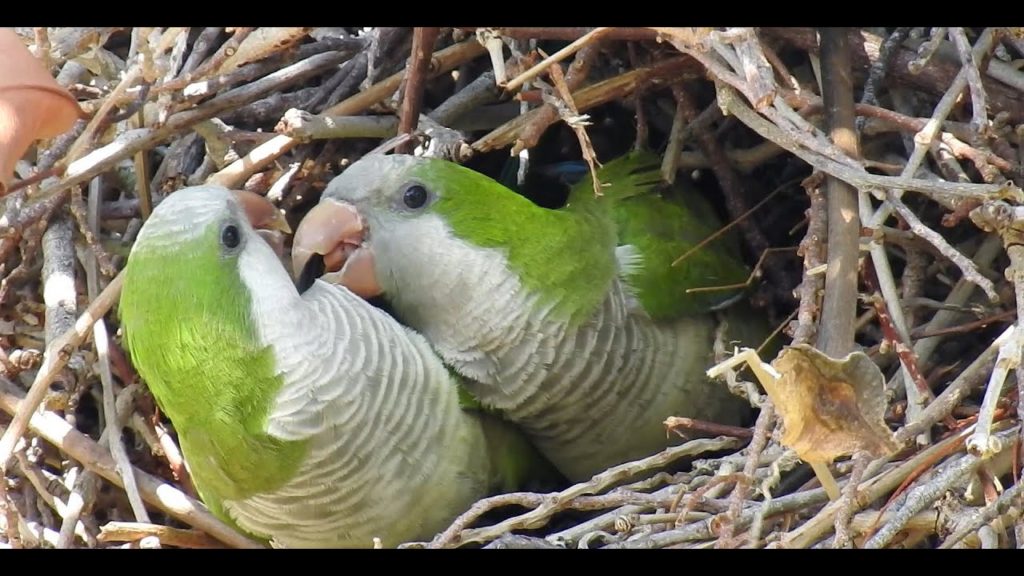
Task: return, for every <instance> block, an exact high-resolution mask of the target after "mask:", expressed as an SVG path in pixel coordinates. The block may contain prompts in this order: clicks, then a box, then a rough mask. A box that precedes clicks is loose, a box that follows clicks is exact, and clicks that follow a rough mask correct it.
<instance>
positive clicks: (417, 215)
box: [292, 155, 518, 305]
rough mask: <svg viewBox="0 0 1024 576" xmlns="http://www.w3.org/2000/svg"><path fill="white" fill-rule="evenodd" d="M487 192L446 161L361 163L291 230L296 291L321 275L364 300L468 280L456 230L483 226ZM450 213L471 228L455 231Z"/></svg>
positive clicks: (485, 183)
mask: <svg viewBox="0 0 1024 576" xmlns="http://www.w3.org/2000/svg"><path fill="white" fill-rule="evenodd" d="M493 186H498V185H497V183H496V182H494V181H493V180H491V179H490V178H488V177H487V176H484V175H483V174H480V173H478V172H474V171H472V170H469V169H468V168H464V167H462V166H459V165H458V164H455V163H452V162H448V161H445V160H439V159H433V158H419V157H414V156H408V155H388V156H385V155H370V156H365V157H363V158H362V159H360V160H358V161H357V162H355V163H353V164H352V165H351V166H350V167H349V168H348V169H346V170H345V171H344V172H343V173H342V174H341V175H339V176H337V177H336V178H334V179H333V180H332V181H331V182H330V183H329V184H328V185H327V188H326V190H325V191H324V193H323V197H322V198H321V201H320V203H319V204H318V205H317V206H315V207H314V208H313V209H312V210H311V211H310V212H309V213H308V214H307V215H306V217H305V218H304V219H303V220H302V222H301V223H300V224H299V227H298V229H297V230H296V233H295V240H294V242H293V244H292V266H293V271H294V273H295V275H296V277H297V279H298V285H299V289H300V290H302V289H303V287H308V286H309V285H311V284H312V283H313V281H314V280H315V279H316V278H318V277H319V278H322V279H324V280H326V281H328V282H333V283H337V284H342V285H344V286H346V287H348V288H349V289H350V290H352V291H353V292H355V293H356V294H358V295H360V296H362V297H364V298H371V297H374V296H377V295H381V294H384V295H387V296H388V297H389V299H390V300H393V299H394V298H396V297H411V296H410V294H418V295H419V296H418V297H419V298H423V297H425V296H424V295H425V294H428V293H431V292H432V293H437V292H438V291H437V290H432V291H431V290H422V289H421V288H424V287H427V286H433V287H437V286H451V287H453V288H456V287H457V285H458V284H459V283H460V282H462V281H472V280H473V279H472V278H467V275H466V274H463V273H462V272H464V271H465V270H466V269H467V264H466V261H465V258H466V255H467V254H468V253H470V252H472V251H474V250H475V249H476V247H475V246H473V245H472V243H470V242H467V241H466V236H465V235H463V234H460V232H463V231H464V230H465V229H466V228H468V227H472V226H474V224H475V222H479V223H480V224H481V225H483V226H484V227H486V225H487V224H488V223H489V221H490V220H491V217H492V215H493V211H491V210H489V209H488V208H487V207H486V202H488V200H486V199H485V197H486V196H489V195H490V196H493V192H494V191H493V190H492V189H491V188H490V187H493ZM499 188H500V186H499ZM510 194H512V195H514V193H511V192H510ZM497 196H501V194H500V192H499V193H498V194H497ZM516 196H517V195H516ZM517 197H518V196H517ZM493 201H495V202H497V201H499V199H498V198H494V199H493ZM453 210H457V211H460V215H462V216H468V218H463V219H462V221H461V223H466V222H467V221H470V223H469V224H468V225H464V226H463V227H462V228H461V229H459V230H457V231H456V230H454V229H453V228H454V227H453V224H452V220H453V219H452V216H453V214H452V211H453ZM399 288H401V290H399ZM456 289H457V288H456ZM401 292H404V294H401ZM446 296H447V295H446ZM410 304H411V303H410ZM418 304H420V305H425V304H427V303H426V302H418Z"/></svg>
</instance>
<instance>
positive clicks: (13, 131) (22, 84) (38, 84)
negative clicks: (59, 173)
mask: <svg viewBox="0 0 1024 576" xmlns="http://www.w3.org/2000/svg"><path fill="white" fill-rule="evenodd" d="M0 62H2V63H3V64H2V65H0V151H2V153H0V196H2V195H3V194H4V192H5V191H6V189H7V182H8V180H10V178H11V175H12V174H13V173H14V165H15V164H16V163H17V162H18V160H19V159H20V158H21V157H22V155H24V154H25V151H26V150H28V147H29V146H30V145H31V144H32V142H34V141H35V140H39V139H41V138H53V137H54V136H58V135H60V134H62V133H64V132H66V131H67V130H68V129H69V128H71V126H72V125H73V124H74V123H75V120H77V119H78V118H79V117H80V116H81V114H82V110H81V108H79V107H78V102H77V101H76V100H75V98H74V97H73V96H71V94H70V93H69V92H68V91H67V90H65V89H64V88H63V87H62V86H61V85H60V84H57V81H56V80H54V79H53V76H51V75H50V72H49V71H48V70H47V69H46V68H45V67H44V66H43V64H42V62H41V61H40V60H39V59H37V58H36V57H35V56H33V55H32V53H31V52H29V51H28V48H26V47H25V45H24V44H23V43H22V41H21V38H19V37H18V35H17V34H15V33H14V31H13V30H10V29H0Z"/></svg>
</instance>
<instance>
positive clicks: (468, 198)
mask: <svg viewBox="0 0 1024 576" xmlns="http://www.w3.org/2000/svg"><path fill="white" fill-rule="evenodd" d="M413 175H414V176H416V177H418V178H420V179H422V180H423V181H425V182H441V183H443V184H444V185H443V187H442V188H441V193H440V194H439V197H438V199H437V201H436V202H435V203H434V205H433V206H432V207H431V210H432V211H434V212H435V213H437V214H439V215H441V216H442V217H444V219H445V221H446V222H447V224H448V225H449V227H450V228H451V230H452V233H453V234H455V235H456V236H457V237H459V238H461V239H463V240H465V241H467V242H470V243H472V244H475V245H477V246H480V247H483V248H499V249H502V250H503V251H504V253H505V255H506V258H507V259H508V263H509V266H510V267H511V268H512V271H513V272H514V273H515V274H517V275H518V277H519V278H520V280H521V281H522V283H523V285H524V286H525V287H527V288H528V289H530V290H532V291H533V292H535V293H537V294H541V295H542V296H543V297H544V298H545V300H546V301H547V302H548V303H550V304H553V305H554V306H555V311H556V312H559V313H562V314H564V315H566V316H568V317H569V318H570V319H571V320H573V321H583V320H585V319H586V318H588V317H589V316H590V315H591V314H592V313H593V311H594V310H596V309H597V307H598V306H600V305H601V302H602V301H603V300H604V299H605V297H607V294H608V287H609V285H610V284H611V282H612V280H613V279H614V277H615V273H616V267H615V266H616V265H615V259H614V257H613V256H612V255H613V252H614V249H615V232H614V228H613V225H612V223H611V222H608V221H607V219H604V218H601V217H597V216H596V215H583V217H580V215H575V214H570V213H566V212H565V211H561V210H549V209H546V208H542V207H540V206H537V205H536V204H534V203H533V202H531V201H530V200H528V199H526V198H524V197H522V196H520V195H518V194H516V193H514V192H512V191H511V190H508V189H507V188H505V187H504V186H502V185H501V184H499V183H498V182H495V181H494V180H492V179H490V178H488V177H486V176H484V175H482V174H479V173H477V172H474V171H472V170H469V169H468V168H464V167H462V166H459V165H457V164H453V163H451V162H445V161H441V160H432V161H430V162H425V163H422V164H419V165H418V166H417V167H416V169H415V170H414V172H413Z"/></svg>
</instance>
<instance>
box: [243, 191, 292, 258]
mask: <svg viewBox="0 0 1024 576" xmlns="http://www.w3.org/2000/svg"><path fill="white" fill-rule="evenodd" d="M231 193H232V194H234V195H235V199H237V200H238V203H239V204H240V205H241V206H242V210H243V211H244V212H245V215H246V217H248V219H249V224H251V225H252V227H253V228H254V229H255V230H256V233H257V234H259V235H260V236H261V237H262V238H263V239H264V240H265V241H266V242H267V244H269V245H270V248H271V249H272V250H273V251H274V253H275V254H277V257H278V258H281V257H282V256H284V235H285V234H291V232H292V228H291V226H289V225H288V221H287V220H285V217H284V214H282V213H281V211H280V210H278V209H277V207H276V206H274V205H273V204H271V203H270V200H267V199H266V198H264V197H263V196H260V195H259V194H256V193H254V192H249V191H248V190H232V191H231Z"/></svg>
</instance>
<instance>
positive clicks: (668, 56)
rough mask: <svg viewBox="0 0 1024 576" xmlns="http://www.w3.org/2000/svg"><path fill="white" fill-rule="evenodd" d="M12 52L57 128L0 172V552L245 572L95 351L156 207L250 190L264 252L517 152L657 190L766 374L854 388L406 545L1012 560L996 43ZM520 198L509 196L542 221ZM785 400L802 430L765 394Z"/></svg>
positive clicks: (1014, 510) (144, 36)
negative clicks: (672, 200)
mask: <svg viewBox="0 0 1024 576" xmlns="http://www.w3.org/2000/svg"><path fill="white" fill-rule="evenodd" d="M17 32H18V34H19V35H20V37H21V39H22V41H23V42H24V44H25V46H27V47H29V49H30V50H31V51H32V53H33V54H34V55H35V56H36V57H37V58H39V59H40V60H41V61H42V62H43V63H44V64H45V66H46V67H47V68H48V69H49V70H50V71H51V73H52V74H53V76H54V77H55V78H56V79H57V81H58V82H59V84H60V85H61V86H63V87H64V88H65V89H67V91H68V92H69V93H70V94H71V95H72V96H73V97H74V99H75V100H77V102H78V105H79V106H80V107H81V110H82V112H83V114H82V118H81V119H80V120H78V121H77V123H76V124H75V125H74V126H73V127H72V128H71V129H70V130H68V131H67V132H65V133H63V134H62V135H60V136H58V137H56V138H54V139H50V140H45V139H44V140H42V141H40V142H39V143H38V146H36V147H34V148H32V149H30V150H29V151H28V153H26V154H24V155H23V156H22V155H21V154H20V150H19V151H18V157H17V158H13V161H15V162H16V163H15V164H14V177H13V178H12V180H11V181H10V182H9V183H7V190H6V195H5V197H3V198H2V200H0V204H2V212H0V230H2V232H3V233H2V235H0V374H2V378H0V384H2V386H0V408H2V410H3V412H4V413H6V415H9V416H10V417H9V418H7V417H5V418H4V419H3V425H4V434H3V437H2V439H0V463H5V464H6V466H5V477H4V481H3V482H0V509H2V510H3V512H4V513H3V514H0V542H2V543H3V545H5V546H9V547H160V546H171V547H211V546H236V547H245V546H252V545H255V544H254V543H253V542H251V541H249V540H247V539H246V538H245V537H243V536H240V535H238V534H237V533H235V532H233V531H232V530H231V529H230V528H228V527H227V526H225V525H223V524H222V523H221V522H219V521H217V520H216V519H215V518H214V517H213V516H211V515H210V514H209V513H208V512H207V511H206V510H205V508H204V507H203V506H202V505H201V504H200V503H199V502H198V501H197V500H196V499H195V493H194V490H193V489H192V487H191V485H190V483H189V481H188V478H187V473H186V471H185V468H184V466H183V463H182V459H181V455H180V453H179V451H178V449H177V447H176V441H175V438H174V431H173V428H172V426H171V425H170V423H168V422H166V420H163V419H162V418H161V416H160V415H159V414H158V413H157V411H156V409H155V406H154V403H153V401H152V398H151V397H150V396H149V393H148V391H147V390H146V388H145V385H144V383H143V382H140V381H139V378H138V376H137V375H136V374H135V373H134V371H133V369H132V367H131V365H130V363H129V361H128V360H127V358H126V356H125V353H124V352H123V350H122V348H121V347H120V337H119V334H118V331H117V330H118V328H117V318H116V314H114V313H111V312H110V311H111V310H112V309H113V307H114V304H116V301H117V296H118V292H119V289H120V279H119V278H118V277H117V274H118V271H119V270H120V269H121V268H122V267H123V265H124V262H125V259H126V256H127V254H128V251H129V250H130V248H131V245H132V242H133V240H134V237H135V235H136V234H137V232H138V230H139V227H140V225H141V223H142V221H143V220H144V218H145V217H146V216H148V214H149V213H150V211H151V210H152V207H153V206H154V205H156V204H157V203H159V202H160V200H161V199H162V198H163V197H165V196H166V195H167V194H168V193H171V192H173V191H174V190H175V189H178V188H180V187H182V186H185V185H191V184H199V183H203V182H215V183H219V184H223V185H226V186H229V187H235V188H240V187H241V188H245V189H248V190H252V191H255V192H257V193H260V194H263V195H266V196H267V197H268V198H269V199H270V200H271V201H272V202H274V203H275V204H277V205H278V206H279V207H280V208H281V209H282V210H284V211H285V213H286V214H287V216H288V218H289V221H290V222H291V223H292V224H293V225H294V224H296V223H297V222H298V221H299V219H301V217H302V216H303V214H304V213H305V212H306V211H307V210H308V209H309V208H310V207H311V206H312V205H313V204H315V203H316V201H317V200H318V198H319V195H320V191H321V190H323V188H324V186H325V184H326V183H327V182H328V181H329V180H330V179H331V178H332V177H333V176H334V175H336V174H337V173H338V172H340V171H341V170H343V169H344V166H345V165H346V164H347V163H348V162H351V161H353V160H355V159H357V158H359V157H360V156H362V155H363V154H365V153H367V152H368V151H370V150H372V149H374V148H376V147H378V146H379V145H380V144H381V143H382V142H384V141H387V142H389V145H390V146H397V147H399V148H404V149H405V150H406V151H412V150H413V148H417V147H418V148H419V149H420V152H421V153H427V154H433V155H438V156H444V157H447V158H449V159H453V160H455V161H458V162H462V163H465V164H467V165H469V166H471V167H473V168H475V169H477V170H480V171H482V172H486V173H489V174H491V175H492V176H493V175H497V173H498V172H500V171H501V170H502V169H503V167H504V166H505V163H506V162H507V160H508V158H509V156H510V153H511V154H512V155H517V154H519V153H520V152H521V151H523V150H526V151H528V154H529V160H530V162H531V163H536V164H541V165H543V164H545V163H548V164H550V163H553V162H559V161H563V160H579V159H581V158H583V159H587V160H588V161H591V160H594V159H597V160H601V161H604V160H607V159H609V158H611V157H614V156H616V155H618V154H621V153H623V152H626V151H628V150H629V149H630V148H631V147H634V146H645V147H648V148H653V149H656V150H658V151H659V152H663V153H664V157H665V160H664V166H663V168H664V170H663V172H664V175H665V177H666V179H673V178H675V179H688V180H689V181H691V182H692V183H693V184H694V185H695V186H696V188H697V189H698V190H699V191H700V193H702V194H705V195H706V196H707V197H708V198H709V199H711V200H712V201H713V202H714V203H715V205H716V206H717V207H718V208H719V209H720V210H721V212H722V215H723V218H724V219H725V220H727V221H730V222H732V226H735V227H736V228H737V229H738V230H739V232H740V233H741V234H740V235H741V236H742V238H743V240H744V246H745V253H746V256H747V258H748V259H749V263H750V264H751V266H752V267H754V268H755V271H756V272H755V275H754V276H753V277H752V279H751V290H750V291H749V298H750V299H751V301H752V303H753V304H754V305H755V307H757V308H758V309H760V310H761V311H762V312H763V313H765V314H766V315H768V316H769V317H770V318H771V319H772V320H773V321H774V323H775V325H776V326H778V327H779V332H780V333H781V334H782V335H784V338H783V340H784V341H785V344H786V345H787V349H790V348H792V349H793V350H797V349H799V350H804V351H805V352H806V348H807V347H806V346H805V347H802V348H801V345H806V344H810V345H813V346H816V347H817V349H819V350H820V351H821V352H823V353H824V355H822V356H821V358H823V360H822V362H834V361H836V362H838V361H841V360H842V359H843V357H845V356H846V354H847V353H848V352H853V351H855V350H856V351H857V352H856V355H857V357H856V358H855V359H858V358H861V356H859V355H863V357H866V358H870V362H869V363H868V364H870V368H871V370H869V371H868V372H864V370H863V369H862V368H864V367H865V366H866V365H865V364H863V362H861V364H860V366H861V368H858V370H860V372H858V373H860V374H867V376H865V377H864V378H866V380H865V381H861V382H854V380H858V378H859V377H853V376H851V377H849V378H848V379H847V377H846V376H844V374H848V373H849V372H848V371H847V372H844V370H845V368H837V369H835V370H834V371H832V372H829V371H828V370H832V369H831V368H830V369H828V370H825V371H824V372H821V371H819V372H815V373H816V374H823V373H826V372H827V374H829V376H828V378H827V379H831V380H829V382H827V383H826V384H827V385H825V384H822V386H824V388H821V389H820V390H819V389H818V388H815V386H818V384H819V383H814V382H811V381H812V380H814V378H810V379H808V378H790V379H789V380H788V381H786V380H785V379H786V377H787V373H786V367H785V366H781V365H780V364H776V366H775V368H778V369H779V372H780V374H781V376H780V377H781V378H782V379H781V380H779V384H778V385H776V386H773V385H772V384H771V383H770V382H765V381H764V380H761V379H759V378H755V377H752V376H749V375H748V374H749V373H740V374H739V376H737V374H736V373H735V372H732V371H731V370H730V369H723V371H724V373H725V374H726V376H727V378H726V379H727V380H729V384H730V385H731V386H734V387H736V388H737V389H743V390H745V396H747V397H748V398H749V399H750V401H751V403H752V404H754V405H755V406H756V407H758V408H760V411H759V416H758V418H757V420H756V422H755V423H752V425H751V427H750V428H741V429H729V428H724V427H716V426H713V425H709V424H707V423H701V422H694V421H680V420H672V421H670V422H668V423H667V425H668V428H669V429H668V430H667V431H666V435H667V437H668V436H669V435H676V434H678V435H682V436H684V437H685V438H686V441H685V442H684V443H682V444H678V443H675V444H677V445H675V446H673V447H671V448H668V449H667V450H666V451H665V452H663V453H660V454H657V455H654V456H652V457H650V458H647V459H645V460H641V461H637V462H632V463H627V464H623V465H622V466H618V467H615V468H612V469H610V470H608V471H606V472H604V473H602V474H599V475H598V476H596V477H594V478H593V479H592V480H591V481H589V482H586V483H582V484H578V485H575V486H571V487H568V488H566V489H565V490H564V491H562V492H558V493H552V494H526V493H521V494H507V495H500V496H496V497H494V498H490V499H487V500H483V501H481V502H479V503H478V504H477V505H475V506H474V507H473V509H471V510H469V511H467V513H466V514H464V515H463V516H461V517H460V518H459V519H457V520H456V521H455V522H454V523H453V525H452V526H451V527H450V528H449V529H448V530H446V531H445V532H444V533H442V534H440V535H438V536H437V538H435V539H434V541H433V542H431V543H422V544H416V543H412V544H409V546H430V547H452V546H459V545H470V546H481V545H483V546H487V547H496V548H501V547H569V548H577V547H580V548H688V547H723V548H727V547H778V546H781V547H868V548H871V547H942V548H948V547H964V546H966V547H983V548H997V547H1015V546H1018V547H1019V546H1022V545H1024V523H1021V521H1020V519H1019V517H1020V514H1021V511H1022V504H1021V502H1020V499H1019V497H1018V493H1019V492H1020V490H1019V487H1020V486H1021V484H1020V483H1019V482H1018V478H1019V474H1018V471H1019V470H1020V468H1021V459H1020V458H1019V454H1020V448H1021V442H1020V437H1021V428H1020V426H1019V422H1018V417H1017V413H1018V409H1017V407H1018V402H1019V401H1020V398H1021V397H1020V395H1019V393H1018V391H1017V386H1006V387H1005V388H1006V390H1005V393H1004V390H1003V388H1004V386H1003V385H1004V383H1005V381H1006V379H1007V376H1008V374H1009V373H1011V372H1014V369H1015V368H1016V365H1017V363H1018V362H1019V357H1020V350H1021V342H1022V336H1021V335H1020V332H1019V331H1018V330H1017V329H1016V328H1017V316H1016V314H1015V308H1016V305H1017V304H1018V303H1019V302H1021V301H1022V298H1024V291H1022V290H1024V260H1022V258H1024V254H1018V253H1017V252H1018V251H1019V250H1020V248H1019V245H1020V242H1019V241H1018V239H1017V238H1016V234H1017V233H1016V232H1015V230H1016V226H1017V223H1018V219H1017V215H1018V209H1017V208H1016V206H1017V205H1019V204H1020V203H1021V202H1022V200H1024V195H1022V193H1021V190H1020V188H1019V186H1020V185H1021V178H1022V172H1021V159H1022V158H1024V152H1022V150H1024V148H1022V138H1024V74H1022V73H1020V72H1019V71H1018V66H1017V64H1018V62H1019V59H1021V58H1024V35H1022V33H1021V32H1020V31H1019V30H1013V29H1002V28H989V29H984V30H979V29H963V28H930V29H929V28H898V29H823V30H818V31H816V30H814V29H808V28H790V29H771V28H765V29H750V28H727V29H684V28H607V29H584V28H505V29H482V28H481V29H472V28H466V29H459V28H456V29H448V28H441V29H437V28H377V29H349V28H205V29H204V28H166V29H164V28H49V29H47V28H36V29H17ZM396 135H404V136H399V137H398V138H397V139H396V140H391V139H392V138H393V137H395V136H396ZM538 178H540V181H538V182H533V183H532V184H534V185H533V186H531V182H530V181H529V179H528V181H527V182H526V183H525V184H526V187H525V189H526V190H527V192H526V193H527V194H529V193H530V192H529V191H530V190H550V189H552V187H551V186H549V184H551V183H550V182H545V181H543V176H542V175H541V176H538ZM554 189H556V190H557V189H558V187H557V186H555V187H554ZM534 199H535V200H536V201H537V202H539V203H541V204H545V205H551V206H557V205H558V204H559V202H561V201H562V200H563V199H562V198H559V197H558V195H557V193H554V194H552V193H540V192H538V193H537V195H536V197H534ZM1022 218H1024V215H1022ZM1004 271H1005V273H1004ZM719 352H720V357H721V359H723V360H725V359H727V358H728V357H730V356H732V354H733V352H734V351H733V350H730V349H729V348H728V347H727V346H726V345H725V344H724V343H723V345H722V346H721V349H720V350H719ZM802 353H804V352H802ZM801 358H803V357H801ZM747 359H748V360H751V361H752V362H753V360H752V358H751V357H749V356H748V357H747ZM762 359H763V360H765V361H770V360H772V358H769V357H765V358H762ZM997 359H998V362H997ZM847 360H849V359H847ZM801 362H803V360H801ZM812 363H813V362H812ZM793 365H794V362H789V364H787V366H788V367H789V368H790V369H792V367H793ZM801 366H802V368H801V369H804V370H807V366H809V364H801ZM843 366H846V365H843ZM874 367H877V371H872V370H874ZM709 368H710V366H709ZM764 370H768V372H771V369H769V368H765V369H764ZM764 370H762V373H763V372H764ZM804 373H809V372H801V374H804ZM1017 373H1018V374H1024V372H1017ZM861 380H863V379H861ZM794 382H798V384H794ZM836 382H838V384H837V383H836ZM722 385H725V383H724V382H723V384H722ZM796 385H799V386H807V387H808V388H807V390H808V392H807V394H804V395H803V396H804V397H809V398H812V399H819V398H820V399H821V400H822V402H820V403H819V404H817V405H812V406H811V407H810V408H807V407H803V408H801V407H800V406H796V405H795V404H793V401H792V400H788V399H787V398H790V397H792V396H793V395H792V394H790V395H787V394H784V393H780V392H779V391H778V390H779V389H782V390H785V386H796ZM829 386H832V388H829ZM836 386H838V388H836ZM844 386H845V387H847V388H849V390H853V391H854V392H852V393H849V394H846V396H843V394H844V393H841V392H842V391H843V390H847V388H843V387H844ZM822 390H824V391H822ZM828 390H831V392H829V391H828ZM836 390H839V392H836ZM830 394H831V396H830ZM840 397H845V398H847V400H844V401H843V402H847V403H846V404H843V402H840V401H839V400H836V399H837V398H840ZM851 397H855V400H849V398H851ZM825 400H836V402H835V403H834V404H835V406H839V409H837V410H836V411H835V412H828V411H827V410H826V409H825V408H821V406H824V404H825V403H827V402H824V401H825ZM40 405H41V408H40V409H39V410H38V411H37V410H35V408H36V407H37V406H40ZM815 406H817V408H816V407H815ZM830 406H832V405H830ZM835 406H832V408H835ZM832 408H829V410H831V409H832ZM812 422H813V423H812ZM865 422H866V423H867V424H865ZM872 423H874V425H870V424H872ZM840 428H842V430H841V431H840V432H841V433H842V434H845V436H844V437H843V439H842V440H839V439H837V436H836V435H837V434H839V433H840V432H837V430H839V429H840ZM708 432H711V433H710V434H709V433H708ZM798 433H800V434H805V435H806V434H810V436H804V437H803V438H795V436H796V435H798ZM700 436H703V437H700ZM808 438H811V439H812V440H814V441H813V442H811V441H810V440H808ZM669 444H672V443H671V442H669V441H666V445H667V446H668V445H669ZM809 444H813V445H814V449H810V448H808V445H809ZM680 462H682V463H683V464H681V465H679V463H680ZM674 463H675V464H677V465H676V466H675V467H673V466H672V464H674ZM808 463H810V464H812V465H813V466H809V465H808ZM129 469H131V470H132V472H133V473H132V474H126V472H127V471H128V470H129ZM665 470H668V471H665ZM637 478H640V480H637ZM626 482H628V483H626ZM832 482H834V484H833V483H832ZM524 509H525V510H524Z"/></svg>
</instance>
